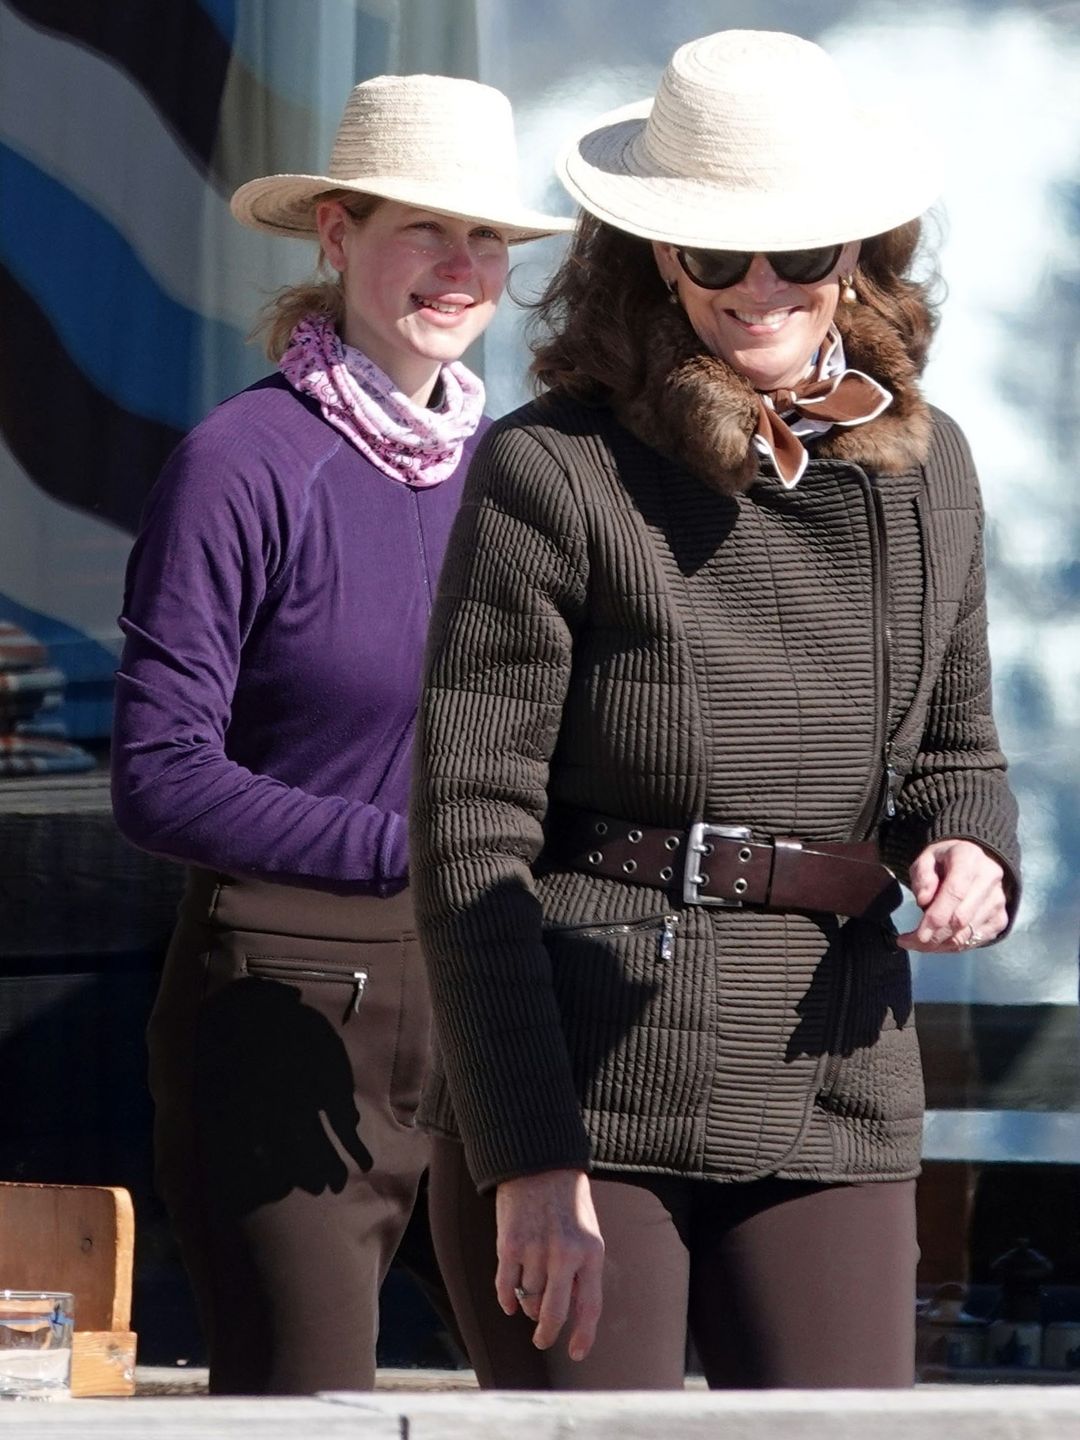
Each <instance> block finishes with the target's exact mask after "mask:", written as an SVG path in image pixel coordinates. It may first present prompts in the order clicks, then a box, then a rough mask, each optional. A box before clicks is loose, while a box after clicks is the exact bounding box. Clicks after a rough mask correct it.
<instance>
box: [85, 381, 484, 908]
mask: <svg viewBox="0 0 1080 1440" xmlns="http://www.w3.org/2000/svg"><path fill="white" fill-rule="evenodd" d="M481 428H483V427H481ZM479 433H480V432H478V435H479ZM477 438H478V436H477V437H474V438H473V440H472V441H470V442H469V443H468V444H467V445H466V447H465V452H464V454H463V455H462V459H461V463H460V465H459V466H458V469H457V472H456V473H455V474H454V475H453V476H451V477H450V478H449V479H448V480H445V481H443V483H442V484H441V485H436V486H433V487H431V488H429V489H424V490H414V489H411V488H409V487H408V486H406V485H403V484H401V483H399V482H398V481H395V480H393V479H391V478H389V477H388V476H386V475H384V474H383V473H382V472H381V471H380V470H378V469H377V468H376V467H375V466H373V465H372V464H370V463H369V462H368V461H367V460H366V459H365V458H364V457H363V456H362V455H361V454H360V453H359V451H357V450H356V449H355V448H354V447H353V446H352V445H350V443H349V442H348V441H347V440H346V439H345V438H344V436H342V435H340V434H339V433H338V432H337V431H336V430H334V429H333V428H332V427H331V426H330V425H328V424H327V423H326V421H325V420H324V419H323V418H322V416H321V414H320V412H319V410H318V407H317V406H316V405H315V404H314V403H313V402H311V401H309V400H308V399H307V398H306V397H304V396H301V395H299V394H298V393H297V392H296V391H294V390H293V389H292V387H291V386H290V385H289V384H288V382H287V381H285V380H284V379H283V378H282V377H280V376H272V377H270V378H269V379H266V380H263V381H260V382H259V383H258V384H257V385H254V386H252V387H251V388H250V389H248V390H245V391H243V392H242V393H241V394H239V395H236V396H234V397H233V398H232V399H231V400H227V401H226V402H225V403H224V404H222V405H220V406H219V407H218V408H217V409H216V410H215V411H214V412H213V413H212V414H211V415H210V416H208V417H207V419H206V420H204V421H203V422H202V424H201V425H199V426H197V427H196V429H195V430H193V431H192V433H191V434H190V435H189V436H188V437H187V439H186V440H184V441H183V443H182V444H181V445H180V447H179V448H178V449H177V451H176V452H175V454H174V455H173V456H172V458H171V459H170V461H169V463H168V464H167V465H166V467H165V469H164V471H163V472H162V475H161V478H160V479H159V481H158V483H157V485H156V486H155V488H154V490H153V491H152V493H151V495H150V498H149V500H148V502H147V506H146V510H145V513H144V516H143V526H142V530H141V533H140V534H139V537H138V539H137V540H136V542H135V546H134V548H133V550H132V554H131V560H130V562H129V565H128V575H127V585H126V589H125V596H124V612H123V615H122V616H121V617H120V626H121V629H122V630H123V632H124V635H125V637H126V640H125V644H124V651H123V656H122V658H121V662H120V669H119V671H118V673H117V678H116V709H115V720H114V729H113V754H112V791H113V808H114V811H115V814H116V819H117V823H118V824H119V826H120V829H121V830H122V831H123V832H124V834H125V835H126V836H127V837H128V839H130V840H132V841H133V842H134V843H135V844H136V845H139V846H141V847H142V848H143V849H146V850H151V851H153V852H155V853H156V854H160V855H166V856H170V857H172V858H174V859H177V860H182V861H186V862H188V863H191V864H195V865H201V866H205V867H207V868H210V869H215V870H221V871H224V872H226V873H228V874H234V875H257V876H262V877H264V878H267V879H271V880H279V881H283V882H287V883H292V884H301V885H311V886H314V887H316V888H321V889H327V890H338V891H361V892H362V891H365V890H367V891H375V892H379V893H383V892H385V891H387V890H392V889H394V888H397V887H398V886H399V885H400V884H401V883H402V882H403V881H404V879H405V877H406V874H407V868H408V847H407V842H406V829H405V810H406V805H407V799H408V788H409V769H410V762H411V749H412V738H413V728H414V722H415V717H416V709H417V704H418V700H419V692H420V670H421V663H422V658H423V648H424V640H425V636H426V632H427V626H428V616H429V614H430V609H431V601H432V596H433V593H434V589H435V585H436V581H437V579H438V573H439V569H440V567H441V565H442V559H443V552H444V550H445V548H446V541H447V536H448V534H449V530H450V525H451V522H452V520H453V517H454V512H455V511H456V509H457V506H458V502H459V500H460V496H461V486H462V481H463V478H464V474H465V471H466V469H467V467H468V462H469V458H470V456H471V452H472V449H473V448H474V445H475V442H476V439H477Z"/></svg>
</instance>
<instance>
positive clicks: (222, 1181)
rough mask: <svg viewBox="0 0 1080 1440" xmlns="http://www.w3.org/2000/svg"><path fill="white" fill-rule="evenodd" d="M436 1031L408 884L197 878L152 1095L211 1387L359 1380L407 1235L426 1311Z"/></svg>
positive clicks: (163, 1176)
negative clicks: (422, 1124) (424, 1204)
mask: <svg viewBox="0 0 1080 1440" xmlns="http://www.w3.org/2000/svg"><path fill="white" fill-rule="evenodd" d="M429 1036H430V1005H429V1000H428V994H427V986H426V979H425V975H424V970H423V964H422V959H421V955H420V950H419V946H418V944H417V941H416V936H415V933H414V930H413V919H412V907H411V904H410V900H409V896H408V894H407V893H401V894H398V895H395V896H393V897H391V898H389V899H380V898H378V897H369V896H361V897H356V896H348V897H345V896H337V895H328V894H324V893H321V892H318V891H314V890H305V889H301V888H299V887H292V886H285V885H271V884H267V883H265V882H258V881H249V880H235V879H233V878H231V877H228V876H221V875H215V874H211V873H209V872H206V871H193V872H192V874H191V876H190V879H189V884H188V889H187V893H186V895H185V898H184V900H183V902H182V904H181V908H180V919H179V923H178V926H177V929H176V932H175V934H174V936H173V940H172V944H171V946H170V948H169V953H168V956H167V958H166V962H165V971H164V975H163V977H162V984H161V989H160V992H159V995H158V999H157V1003H156V1005H155V1007H154V1011H153V1015H152V1016H151V1020H150V1026H149V1031H148V1040H149V1046H150V1088H151V1090H152V1092H153V1095H154V1101H155V1106H156V1114H155V1125H154V1142H155V1162H156V1177H157V1184H158V1189H159V1192H160V1194H161V1195H162V1197H163V1199H164V1200H165V1203H166V1205H167V1206H168V1209H169V1212H170V1215H171V1218H172V1220H173V1224H174V1226H175V1229H176V1231H177V1234H178V1236H179V1238H180V1243H181V1247H182V1250H183V1254H184V1260H185V1263H186V1265H187V1268H188V1271H189V1274H190V1276H191V1279H192V1283H193V1286H194V1289H195V1293H196V1298H197V1301H198V1304H199V1308H200V1311H201V1314H202V1319H203V1324H204V1327H205V1330H206V1338H207V1342H208V1346H209V1352H210V1388H211V1390H212V1391H214V1392H215V1393H217V1394H294V1393H295V1394H301V1393H310V1392H312V1391H314V1390H319V1389H365V1388H370V1387H371V1385H372V1384H373V1383H374V1375H375V1341H376V1336H377V1330H378V1297H379V1289H380V1286H381V1284H382V1282H383V1280H384V1278H385V1276H386V1273H387V1270H388V1269H389V1266H390V1262H391V1260H392V1259H393V1258H394V1254H395V1252H396V1251H397V1250H398V1248H399V1245H402V1242H403V1237H404V1245H403V1250H404V1249H408V1250H409V1251H410V1253H411V1257H412V1259H413V1262H414V1265H413V1268H414V1269H415V1271H416V1272H417V1275H418V1278H419V1279H420V1280H421V1282H422V1283H423V1284H424V1285H425V1287H426V1288H427V1290H428V1293H429V1295H430V1296H431V1298H433V1299H435V1300H436V1302H437V1301H438V1298H439V1291H440V1289H441V1282H440V1281H439V1280H438V1273H437V1269H436V1267H435V1265H434V1259H433V1256H432V1255H431V1250H430V1239H429V1237H428V1235H427V1226H426V1217H424V1216H422V1215H418V1216H417V1223H414V1224H413V1226H412V1228H411V1229H410V1228H409V1226H410V1217H412V1215H413V1210H414V1205H415V1203H416V1200H417V1193H418V1188H419V1187H420V1183H421V1178H422V1176H423V1174H424V1170H425V1167H426V1164H427V1160H428V1152H429V1142H428V1140H427V1137H426V1136H425V1135H423V1134H422V1132H420V1131H419V1130H417V1129H416V1128H415V1127H414V1124H413V1116H414V1112H415V1109H416V1105H417V1101H418V1099H419V1093H420V1087H421V1084H422V1082H423V1077H424V1072H425V1070H426V1067H427V1058H428V1047H429ZM403 1258H406V1261H408V1257H407V1256H403ZM443 1299H444V1300H445V1296H444V1297H443Z"/></svg>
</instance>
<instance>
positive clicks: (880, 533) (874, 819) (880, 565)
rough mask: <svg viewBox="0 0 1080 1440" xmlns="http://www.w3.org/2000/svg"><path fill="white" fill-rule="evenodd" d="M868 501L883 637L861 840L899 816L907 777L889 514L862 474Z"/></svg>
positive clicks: (877, 626)
mask: <svg viewBox="0 0 1080 1440" xmlns="http://www.w3.org/2000/svg"><path fill="white" fill-rule="evenodd" d="M860 475H861V478H862V482H863V484H864V485H865V487H866V493H867V497H868V502H869V503H868V506H867V509H868V512H869V516H870V528H871V540H872V549H873V559H874V633H875V637H878V636H880V642H879V644H878V645H877V654H876V663H875V666H874V678H875V682H876V687H875V688H876V693H875V704H876V709H877V738H876V739H875V742H874V763H873V766H872V769H871V774H870V780H869V783H868V786H867V793H866V797H865V799H864V800H863V804H862V808H861V810H860V811H859V819H858V823H857V825H856V827H855V831H856V835H857V837H858V838H859V839H863V838H865V837H868V836H872V835H873V833H874V831H875V830H876V829H877V826H878V824H879V823H880V821H881V820H882V818H883V817H886V816H887V817H888V818H889V819H891V818H892V817H893V816H894V815H895V814H896V796H897V794H898V792H899V790H900V786H901V784H902V783H903V777H902V776H901V775H900V773H899V772H898V771H897V769H896V768H895V766H894V764H893V746H892V740H891V739H890V737H889V704H890V701H891V699H892V627H891V625H890V624H889V542H888V536H887V533H886V529H885V512H884V506H883V505H882V502H881V495H880V494H879V493H878V489H877V486H876V485H875V484H874V482H873V480H871V479H870V478H869V476H867V475H865V474H863V473H862V472H860Z"/></svg>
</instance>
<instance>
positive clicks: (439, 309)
mask: <svg viewBox="0 0 1080 1440" xmlns="http://www.w3.org/2000/svg"><path fill="white" fill-rule="evenodd" d="M409 299H410V300H411V301H412V303H413V304H414V305H415V306H416V308H417V309H418V310H434V311H435V312H436V314H439V315H461V314H464V312H465V311H466V310H468V309H470V308H471V307H472V306H473V305H474V304H475V301H473V300H436V299H434V298H432V297H431V296H427V295H410V296H409Z"/></svg>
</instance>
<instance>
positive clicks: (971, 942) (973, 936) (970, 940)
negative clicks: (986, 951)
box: [963, 925, 983, 950]
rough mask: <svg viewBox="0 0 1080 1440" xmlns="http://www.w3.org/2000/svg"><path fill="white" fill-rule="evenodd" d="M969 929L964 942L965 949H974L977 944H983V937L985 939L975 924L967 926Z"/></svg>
mask: <svg viewBox="0 0 1080 1440" xmlns="http://www.w3.org/2000/svg"><path fill="white" fill-rule="evenodd" d="M967 929H968V934H967V939H966V940H965V941H964V942H963V945H964V949H965V950H974V949H975V947H976V946H977V945H981V944H982V939H983V937H982V935H981V934H980V932H979V931H978V930H976V929H975V926H974V925H969V926H968V927H967Z"/></svg>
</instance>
